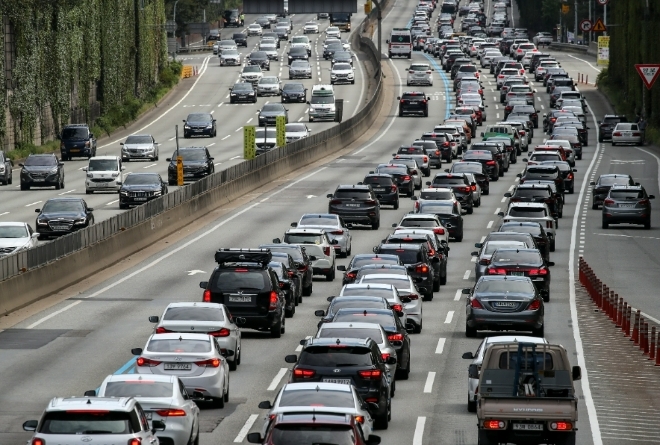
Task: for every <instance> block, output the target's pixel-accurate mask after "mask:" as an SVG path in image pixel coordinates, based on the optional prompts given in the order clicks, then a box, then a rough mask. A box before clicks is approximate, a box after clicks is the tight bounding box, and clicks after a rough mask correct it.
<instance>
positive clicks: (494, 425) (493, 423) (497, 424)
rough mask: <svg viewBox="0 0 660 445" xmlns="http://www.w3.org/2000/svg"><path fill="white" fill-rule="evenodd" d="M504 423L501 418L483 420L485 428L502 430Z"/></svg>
mask: <svg viewBox="0 0 660 445" xmlns="http://www.w3.org/2000/svg"><path fill="white" fill-rule="evenodd" d="M505 427H506V423H504V421H502V420H484V428H485V429H487V430H503V429H504V428H505Z"/></svg>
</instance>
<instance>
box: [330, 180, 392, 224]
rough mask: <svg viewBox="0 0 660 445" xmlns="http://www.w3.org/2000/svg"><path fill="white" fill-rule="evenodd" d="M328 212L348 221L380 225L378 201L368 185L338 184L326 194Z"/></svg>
mask: <svg viewBox="0 0 660 445" xmlns="http://www.w3.org/2000/svg"><path fill="white" fill-rule="evenodd" d="M327 197H328V199H330V202H329V203H328V213H332V214H335V215H339V216H341V217H342V219H343V220H344V221H346V222H348V223H353V224H363V225H370V226H371V228H372V229H373V230H377V229H378V228H379V227H380V203H379V202H378V198H377V196H376V194H375V193H374V191H373V190H372V188H371V186H369V185H364V184H363V185H339V186H338V187H337V188H336V189H335V192H334V193H329V194H328V195H327Z"/></svg>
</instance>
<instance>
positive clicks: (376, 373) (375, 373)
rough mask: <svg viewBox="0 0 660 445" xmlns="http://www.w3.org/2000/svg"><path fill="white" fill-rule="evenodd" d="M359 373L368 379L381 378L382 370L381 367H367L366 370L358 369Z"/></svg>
mask: <svg viewBox="0 0 660 445" xmlns="http://www.w3.org/2000/svg"><path fill="white" fill-rule="evenodd" d="M358 375H359V376H360V377H362V378H363V379H367V380H380V378H381V375H382V372H381V370H380V369H367V370H365V371H358Z"/></svg>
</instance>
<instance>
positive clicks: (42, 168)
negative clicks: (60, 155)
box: [23, 165, 57, 173]
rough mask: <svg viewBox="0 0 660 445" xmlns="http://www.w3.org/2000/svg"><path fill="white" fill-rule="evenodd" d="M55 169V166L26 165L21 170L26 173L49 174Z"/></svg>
mask: <svg viewBox="0 0 660 445" xmlns="http://www.w3.org/2000/svg"><path fill="white" fill-rule="evenodd" d="M56 168H57V165H26V166H24V167H23V170H24V171H26V172H35V173H36V172H49V171H51V170H54V169H56Z"/></svg>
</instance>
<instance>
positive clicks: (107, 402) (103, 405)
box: [46, 397, 136, 412]
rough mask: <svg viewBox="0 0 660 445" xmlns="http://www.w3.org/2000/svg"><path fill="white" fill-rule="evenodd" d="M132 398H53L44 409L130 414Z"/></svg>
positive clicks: (48, 410) (47, 410) (133, 402)
mask: <svg viewBox="0 0 660 445" xmlns="http://www.w3.org/2000/svg"><path fill="white" fill-rule="evenodd" d="M135 403H136V402H135V399H134V398H133V397H55V398H53V399H51V401H50V403H49V404H48V406H47V407H46V412H52V411H69V410H81V411H94V410H99V411H101V410H103V411H108V410H112V411H123V412H130V411H132V410H133V409H134V407H135Z"/></svg>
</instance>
